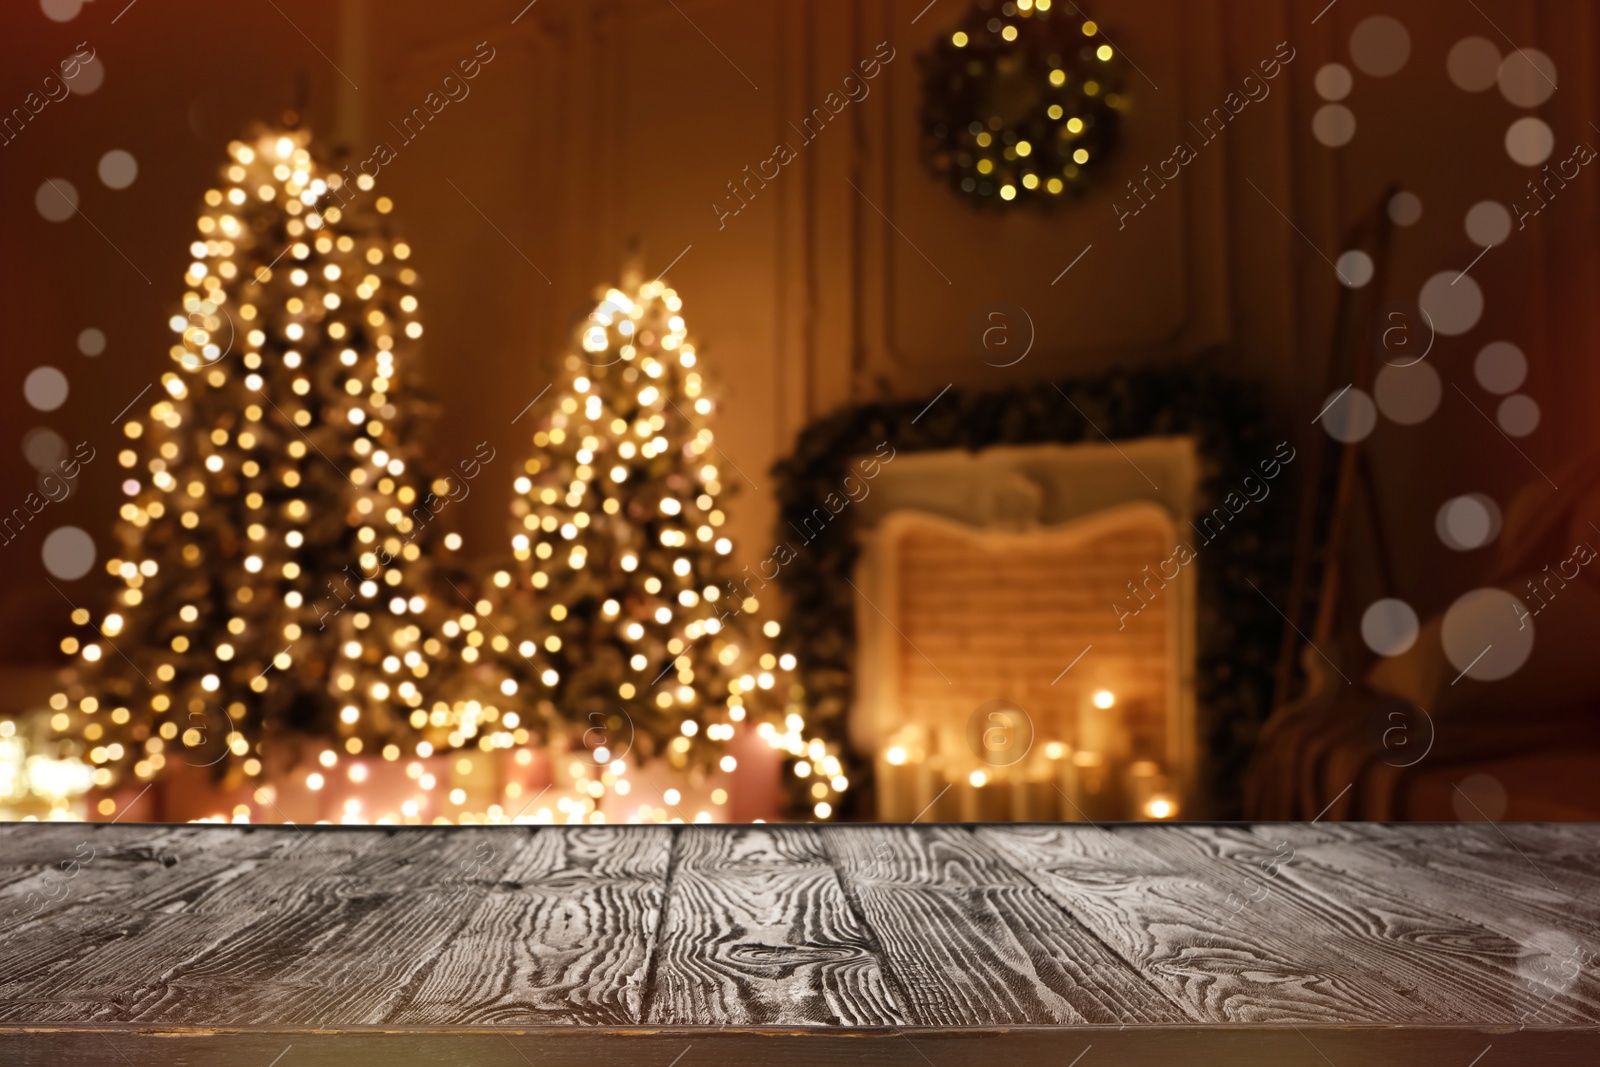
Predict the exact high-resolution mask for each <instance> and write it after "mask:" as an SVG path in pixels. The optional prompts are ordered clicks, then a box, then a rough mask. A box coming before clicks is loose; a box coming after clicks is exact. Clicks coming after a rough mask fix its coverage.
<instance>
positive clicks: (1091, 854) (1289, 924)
mask: <svg viewBox="0 0 1600 1067" xmlns="http://www.w3.org/2000/svg"><path fill="white" fill-rule="evenodd" d="M978 833H979V836H980V837H982V838H983V839H985V840H986V841H989V842H991V843H992V844H993V845H994V846H995V848H996V849H997V850H999V851H1001V852H1002V853H1003V854H1005V855H1007V856H1008V857H1010V858H1012V859H1013V861H1014V862H1015V863H1016V864H1017V866H1018V867H1019V869H1022V870H1024V871H1025V872H1027V874H1028V875H1029V876H1030V877H1031V878H1032V879H1033V880H1034V881H1036V882H1037V883H1038V884H1039V885H1040V886H1042V887H1044V888H1046V889H1047V890H1048V891H1049V892H1050V893H1051V894H1052V895H1053V896H1055V897H1056V899H1058V900H1059V901H1060V902H1061V903H1062V905H1063V906H1064V907H1067V908H1068V909H1070V910H1071V911H1072V912H1073V914H1075V915H1077V916H1078V917H1079V918H1081V919H1082V920H1083V921H1084V923H1085V924H1086V925H1088V926H1089V927H1090V928H1092V929H1093V930H1095V931H1096V932H1097V933H1098V934H1099V935H1100V936H1101V937H1102V938H1104V939H1105V940H1106V942H1107V943H1109V944H1111V945H1113V946H1114V947H1115V948H1116V949H1117V950H1118V952H1119V953H1121V954H1122V955H1123V956H1124V958H1126V959H1128V960H1131V961H1134V962H1136V963H1137V964H1138V965H1139V966H1140V967H1141V969H1142V970H1143V971H1144V972H1145V973H1148V974H1151V975H1153V976H1155V978H1156V980H1157V981H1158V982H1159V983H1160V984H1161V985H1162V986H1163V988H1165V989H1166V990H1167V991H1168V992H1169V993H1170V994H1171V995H1172V996H1174V997H1178V998H1181V999H1182V1001H1183V1003H1185V1004H1186V1005H1188V1006H1189V1007H1190V1009H1191V1011H1193V1012H1194V1013H1195V1014H1196V1015H1197V1016H1198V1017H1199V1018H1202V1019H1205V1020H1206V1021H1210V1022H1218V1023H1223V1022H1264V1021H1283V1020H1288V1021H1292V1022H1297V1023H1298V1022H1323V1023H1332V1022H1335V1021H1338V1020H1345V1021H1357V1020H1359V1021H1361V1022H1367V1023H1388V1024H1395V1025H1403V1024H1422V1025H1437V1024H1441V1023H1450V1022H1470V1023H1473V1024H1486V1025H1496V1024H1497V1025H1516V1024H1517V1021H1518V1018H1519V1015H1520V1014H1521V1013H1524V1012H1526V1011H1528V1010H1531V1009H1534V1008H1536V1007H1537V1003H1536V998H1534V997H1533V995H1532V994H1530V993H1529V991H1528V990H1526V989H1523V988H1521V987H1520V986H1519V985H1518V983H1517V982H1516V980H1515V975H1514V974H1512V973H1510V972H1509V971H1508V969H1507V968H1506V967H1505V965H1504V963H1503V960H1502V959H1500V958H1499V957H1503V955H1504V949H1505V944H1504V939H1502V938H1499V937H1497V936H1496V935H1495V934H1493V933H1492V932H1490V931H1489V930H1486V929H1484V928H1483V927H1481V926H1478V925H1475V924H1473V923H1470V922H1466V921H1463V920H1461V919H1458V918H1455V917H1453V916H1450V915H1448V914H1442V913H1440V912H1439V911H1437V910H1436V909H1430V907H1429V905H1428V903H1426V902H1422V901H1414V900H1408V899H1406V895H1405V894H1404V893H1403V892H1402V893H1398V894H1395V893H1389V892H1385V891H1381V890H1380V889H1379V888H1378V887H1372V886H1368V885H1364V884H1362V883H1361V882H1360V881H1359V880H1357V879H1352V878H1350V877H1348V876H1347V875H1345V874H1344V873H1343V872H1339V871H1335V870H1330V869H1328V868H1323V867H1312V865H1311V864H1310V863H1309V861H1306V860H1303V859H1301V858H1300V857H1299V852H1298V850H1299V849H1300V848H1302V847H1305V846H1307V845H1308V844H1311V843H1314V842H1316V841H1317V840H1319V839H1326V838H1325V837H1322V836H1321V835H1323V834H1324V832H1323V831H1322V830H1321V829H1320V828H1316V827H1303V826H1293V825H1289V826H1272V827H1263V828H1261V831H1260V833H1259V834H1258V835H1252V834H1251V833H1250V830H1249V829H1248V828H1239V829H1235V828H1227V827H1205V826H1194V827H1177V826H1170V827H1169V826H1137V825H1117V826H1112V827H1109V828H1100V829H1096V828H1089V832H1085V830H1084V829H1083V828H1075V829H1060V828H1050V827H1015V828H1013V827H985V828H983V829H981V830H980V831H978Z"/></svg>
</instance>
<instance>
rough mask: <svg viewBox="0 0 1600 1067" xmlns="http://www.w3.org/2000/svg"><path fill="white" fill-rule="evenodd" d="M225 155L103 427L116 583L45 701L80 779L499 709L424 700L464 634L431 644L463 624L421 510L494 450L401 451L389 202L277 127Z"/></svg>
mask: <svg viewBox="0 0 1600 1067" xmlns="http://www.w3.org/2000/svg"><path fill="white" fill-rule="evenodd" d="M229 154H230V157H231V158H230V160H229V162H228V164H227V165H226V166H225V168H224V170H223V180H222V181H221V182H220V183H219V184H218V185H217V186H216V187H215V188H212V189H210V190H208V191H207V192H206V193H205V207H204V210H203V212H202V213H201V215H200V217H199V221H198V231H197V233H196V234H195V235H194V237H193V241H192V243H191V244H190V246H189V251H190V254H191V256H192V259H193V261H192V262H191V263H190V265H189V268H188V270H187V272H186V274H185V276H184V281H185V283H186V285H187V287H188V289H187V291H186V292H185V293H184V295H183V300H182V303H181V310H179V311H177V312H176V313H174V314H173V316H172V319H171V328H172V330H173V332H174V333H175V334H176V335H177V336H176V338H175V340H174V343H173V345H172V347H171V349H170V356H171V366H170V367H169V368H168V369H167V370H166V372H165V373H163V374H161V376H160V380H159V382H158V383H157V384H156V385H155V387H154V388H152V389H151V390H150V391H149V392H148V393H146V394H144V395H142V396H141V397H140V398H138V399H136V400H135V402H134V403H133V404H131V405H130V414H129V417H128V418H127V420H126V422H124V423H123V425H122V433H123V435H124V438H125V440H124V441H123V443H122V445H121V447H120V451H119V453H118V457H117V462H118V463H119V464H120V465H121V468H122V475H121V477H122V491H123V493H124V494H125V496H126V500H125V502H124V503H123V504H122V505H121V512H120V521H119V522H118V523H117V526H116V540H117V543H118V550H117V551H116V552H115V555H114V557H113V558H111V559H109V560H108V562H107V570H108V571H109V572H110V573H111V574H112V575H113V576H114V577H116V578H119V579H120V580H121V585H122V588H121V590H120V592H118V593H117V594H116V596H115V598H114V603H113V604H112V605H111V607H110V609H109V610H105V611H103V612H100V613H97V614H92V613H91V612H90V611H89V610H88V609H86V608H78V609H77V610H75V611H74V612H73V622H74V623H76V624H77V625H78V627H79V634H78V635H77V636H70V637H68V638H66V639H65V640H64V641H63V642H62V647H63V649H64V651H66V652H67V653H69V654H75V655H76V663H75V666H74V668H73V669H71V670H70V671H69V672H68V679H67V684H66V685H65V687H64V690H63V691H62V692H60V693H58V694H57V695H56V696H55V697H54V698H53V700H52V705H53V707H54V708H55V709H56V711H57V714H56V715H55V718H54V723H53V725H54V726H55V727H56V728H57V729H58V730H59V731H60V732H61V733H63V734H64V735H66V736H68V737H71V738H74V739H78V740H79V741H80V742H81V745H82V748H83V754H84V756H85V757H86V758H87V759H88V760H89V762H90V763H91V765H92V766H93V767H94V768H95V771H94V777H95V782H96V784H97V785H100V786H102V787H109V786H112V785H114V784H116V783H118V782H120V781H122V780H123V779H124V777H125V776H126V775H129V774H131V775H132V776H134V777H135V778H136V779H150V778H152V777H154V776H157V775H159V774H160V773H161V772H162V769H163V766H164V765H166V764H167V763H168V761H170V760H174V759H182V760H183V761H184V762H186V763H189V764H191V765H194V766H211V767H214V768H215V771H216V773H217V774H218V775H219V776H222V777H233V778H234V779H235V780H237V779H238V778H239V776H241V775H242V776H247V777H258V776H260V775H262V773H263V767H264V762H263V761H264V758H265V755H266V752H265V750H266V749H267V747H268V746H270V745H273V744H279V745H282V746H289V745H291V744H297V745H299V746H300V749H301V752H302V753H303V755H304V756H306V757H316V758H317V759H318V761H319V762H318V763H317V764H315V765H314V766H318V767H332V766H334V765H335V764H336V763H338V762H339V761H340V760H342V759H349V758H350V757H352V756H358V755H365V756H366V757H368V758H374V757H377V758H384V759H389V760H395V759H399V758H400V757H401V756H402V754H403V755H406V756H412V755H415V754H421V755H427V754H429V753H430V752H432V751H433V750H434V749H435V748H436V747H444V746H454V745H460V744H466V743H470V742H471V741H472V740H474V739H475V738H477V737H478V736H479V735H480V731H484V730H491V729H498V726H497V724H496V723H494V722H483V721H478V720H479V718H480V717H482V716H483V715H484V713H485V711H484V709H483V708H482V707H481V706H479V705H471V706H465V705H447V706H443V707H437V706H436V708H435V710H434V712H433V713H432V714H431V715H430V714H429V713H428V712H427V711H425V710H424V707H425V702H426V700H427V698H426V696H425V692H426V691H427V690H428V687H429V683H430V681H431V679H430V674H431V673H432V671H433V666H434V665H435V664H436V663H437V662H439V661H440V660H441V659H446V658H448V659H449V660H451V661H452V662H459V660H460V659H461V658H462V651H468V650H465V649H464V650H462V651H458V650H456V649H455V648H447V647H446V645H447V643H450V642H453V641H454V640H455V639H456V638H461V637H463V635H464V634H466V632H467V631H465V630H464V629H463V627H462V625H461V624H460V623H459V622H458V621H456V620H453V619H450V618H449V616H450V615H459V614H461V613H460V612H459V610H456V611H452V610H451V606H447V605H445V604H442V603H439V602H438V601H437V600H436V599H434V597H435V593H436V591H435V589H434V588H433V586H432V581H431V580H430V576H429V573H428V572H429V568H430V564H431V562H432V561H431V559H430V557H431V556H432V555H434V554H436V552H437V549H436V548H434V547H432V546H433V545H435V544H436V543H437V542H436V540H435V536H434V535H435V534H436V533H437V527H436V526H434V525H433V519H434V516H435V515H436V514H437V513H438V512H440V511H441V510H443V509H444V508H445V507H446V506H447V505H448V502H449V501H450V500H451V499H452V498H453V497H456V496H457V495H458V494H459V492H460V489H459V486H460V485H461V483H462V482H463V481H464V480H466V479H470V478H471V477H472V476H474V475H475V474H476V473H477V471H478V469H479V468H480V467H481V464H482V463H483V462H485V461H487V460H488V459H492V453H490V454H489V455H488V456H485V455H483V454H481V453H480V454H479V455H476V456H472V457H464V459H463V461H462V462H461V464H460V465H459V469H453V470H451V471H450V472H449V473H450V476H449V477H447V478H439V479H430V478H428V477H426V476H425V475H423V474H422V473H421V471H420V469H419V465H418V463H417V462H416V459H417V457H416V454H415V450H416V445H417V438H418V421H419V417H420V415H421V414H422V412H421V406H420V404H419V402H418V400H417V399H416V397H415V395H414V394H412V393H411V392H410V391H409V389H408V381H409V377H410V374H411V369H410V367H409V363H410V353H411V349H412V348H413V347H414V345H415V344H416V339H417V338H418V337H419V336H420V335H421V334H422V325H421V323H420V322H419V321H418V317H417V315H418V306H417V298H416V296H415V295H414V293H413V292H412V289H413V287H414V285H415V283H416V274H415V271H413V270H412V269H411V268H410V267H409V266H407V264H406V260H407V259H408V258H409V256H410V249H409V248H408V247H407V246H406V245H405V243H404V242H403V241H398V240H395V239H393V238H392V237H391V236H390V234H389V233H388V230H387V228H386V226H385V219H384V217H383V216H385V215H386V214H387V213H388V212H389V211H390V210H391V207H392V205H391V203H390V201H389V200H388V198H386V197H383V196H379V195H377V194H376V193H374V192H373V191H372V186H373V181H372V179H371V178H370V177H367V176H365V175H362V176H360V177H359V178H357V179H355V180H354V181H347V180H346V179H345V177H344V176H342V175H340V174H338V173H335V172H332V171H329V170H327V169H325V168H324V167H323V166H321V165H320V164H319V162H318V161H317V159H316V158H314V157H313V155H312V154H311V152H310V150H309V149H308V140H307V137H306V135H305V134H303V133H300V132H272V133H266V134H263V135H261V136H259V137H257V138H255V139H254V140H252V141H251V142H250V143H242V142H235V143H233V144H232V145H231V146H230V149H229ZM448 592H449V590H448V587H446V593H447V594H448ZM470 612H471V609H470V607H468V609H467V614H468V615H469V616H470ZM469 625H470V624H469ZM468 657H469V658H470V651H469V652H468ZM274 755H277V754H274ZM280 762H281V761H280ZM353 777H354V776H353ZM317 781H320V778H319V779H317ZM268 814H269V817H270V813H268Z"/></svg>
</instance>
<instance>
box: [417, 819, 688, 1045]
mask: <svg viewBox="0 0 1600 1067" xmlns="http://www.w3.org/2000/svg"><path fill="white" fill-rule="evenodd" d="M491 841H493V843H494V847H495V848H496V850H497V856H498V854H499V853H501V852H503V853H505V860H506V863H505V866H504V867H503V868H501V869H499V873H498V876H497V878H493V879H490V880H489V881H488V882H487V883H486V886H485V894H484V896H483V898H482V899H481V901H480V902H479V903H478V905H477V909H476V911H475V912H473V914H472V915H471V917H470V918H469V919H468V920H467V922H466V923H465V924H464V925H463V926H462V927H461V928H460V929H458V930H457V931H456V934H455V937H454V939H453V940H452V941H451V942H450V944H449V945H448V947H446V948H445V949H444V950H443V951H442V952H440V953H439V955H438V958H437V961H436V963H435V964H434V965H433V966H431V967H429V968H428V970H427V971H426V972H425V973H423V974H421V975H419V978H418V980H417V981H416V982H414V983H413V985H412V987H410V988H408V989H407V990H406V991H405V992H404V993H403V994H402V996H401V998H400V1000H399V1002H398V1003H397V1004H396V1005H395V1007H394V1009H393V1010H391V1011H390V1012H389V1014H388V1015H387V1017H386V1018H385V1022H387V1023H389V1024H392V1025H400V1026H420V1025H469V1026H476V1025H484V1024H488V1025H493V1026H498V1025H503V1024H516V1025H530V1024H534V1025H537V1024H544V1025H570V1026H603V1025H618V1026H620V1025H624V1024H628V1023H634V1022H637V1021H639V1019H640V1018H641V1017H642V1014H643V1013H642V1003H643V1000H644V995H645V977H646V974H647V971H648V968H649V961H650V957H651V952H652V947H653V945H654V944H655V942H656V940H657V932H656V927H657V924H658V922H659V921H660V916H661V907H662V902H663V895H664V890H665V886H666V875H667V863H668V858H669V851H670V849H671V845H672V831H671V830H669V829H667V828H666V827H661V826H653V827H638V828H636V829H631V830H615V829H605V828H598V827H587V828H583V827H575V828H573V829H570V830H566V829H563V830H558V831H555V832H551V833H546V832H543V831H534V832H532V833H531V834H530V833H529V832H528V831H526V830H523V829H517V830H516V831H515V832H514V833H502V834H496V835H494V836H493V837H491ZM485 873H488V872H487V870H486V871H485ZM488 961H493V965H492V966H486V965H485V964H486V962H488Z"/></svg>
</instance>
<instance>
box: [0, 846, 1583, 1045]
mask: <svg viewBox="0 0 1600 1067" xmlns="http://www.w3.org/2000/svg"><path fill="white" fill-rule="evenodd" d="M1596 846H1600V827H1595V826H1542V825H1539V826H1535V825H1506V826H1493V825H1461V826H1457V825H1452V826H1437V827H1434V826H1366V825H1356V824H1348V825H1338V824H1335V825H1317V826H1307V825H1303V824H1281V825H1273V824H1257V825H1235V826H1160V825H1117V826H1111V827H1105V828H1100V827H1094V826H1088V825H1083V824H1078V825H1021V826H975V827H961V826H915V827H908V826H828V827H805V826H782V827H780V826H724V827H713V826H692V827H537V828H535V827H527V826H506V827H472V828H438V827H426V828H423V827H418V828H405V829H398V828H375V827H374V828H355V827H351V828H345V827H315V828H312V827H235V826H120V825H119V826H104V825H101V826H82V825H76V826H68V825H37V824H34V825H20V826H17V825H13V826H5V827H0V1063H5V1064H12V1063H16V1064H22V1065H26V1067H31V1065H35V1064H46V1063H49V1064H55V1063H61V1062H74V1063H83V1064H91V1065H92V1064H102V1063H104V1064H123V1065H128V1064H135V1065H137V1064H142V1063H144V1062H152V1063H155V1062H160V1063H178V1064H197V1065H198V1064H224V1063H227V1064H237V1063H244V1062H256V1061H257V1060H259V1061H260V1062H261V1063H263V1064H266V1063H271V1062H272V1061H273V1059H274V1057H276V1056H277V1055H278V1054H279V1053H281V1052H284V1051H285V1049H292V1052H293V1058H294V1062H295V1063H301V1064H334V1063H336V1062H337V1063H340V1064H341V1065H342V1064H344V1063H348V1062H352V1057H353V1058H354V1060H356V1061H368V1060H370V1061H371V1062H403V1063H409V1062H417V1063H421V1062H453V1063H461V1064H511V1065H523V1067H526V1064H528V1063H534V1064H537V1065H538V1067H551V1065H555V1064H565V1063H572V1064H580V1063H583V1064H622V1063H642V1064H645V1065H646V1067H650V1065H657V1067H668V1065H670V1064H672V1063H673V1062H675V1061H677V1060H678V1059H679V1057H680V1056H681V1057H684V1059H683V1064H684V1067H700V1065H703V1064H713V1063H747V1062H753V1061H760V1062H764V1063H771V1064H788V1063H797V1064H798V1063H807V1064H824V1065H828V1064H841V1065H842V1064H846V1063H850V1064H858V1063H867V1062H871V1063H884V1064H919V1065H926V1064H928V1063H930V1062H931V1063H932V1064H934V1067H960V1065H963V1064H973V1065H977V1064H983V1065H984V1067H992V1065H993V1063H994V1062H995V1059H996V1057H1006V1058H1011V1059H1015V1060H1017V1061H1018V1062H1020V1063H1051V1064H1054V1065H1056V1067H1062V1065H1064V1064H1067V1063H1070V1062H1072V1060H1073V1057H1075V1056H1077V1055H1079V1054H1080V1053H1085V1055H1089V1053H1087V1052H1085V1050H1092V1062H1091V1060H1089V1059H1086V1060H1085V1061H1084V1067H1096V1065H1099V1067H1115V1065H1119V1064H1127V1065H1133V1064H1150V1063H1161V1062H1168V1061H1171V1062H1184V1063H1198V1064H1219V1065H1220V1064H1229V1065H1230V1067H1231V1065H1233V1064H1237V1063H1250V1062H1272V1063H1275V1064H1288V1065H1294V1067H1298V1065H1301V1064H1304V1065H1307V1067H1326V1064H1327V1063H1329V1062H1332V1063H1334V1064H1337V1065H1338V1067H1345V1064H1346V1063H1367V1064H1376V1065H1388V1064H1394V1065H1397V1067H1398V1065H1401V1064H1405V1065H1407V1067H1410V1065H1413V1064H1416V1063H1420V1062H1439V1063H1443V1064H1457V1067H1467V1065H1468V1064H1470V1063H1471V1062H1472V1061H1473V1059H1474V1057H1476V1056H1478V1055H1479V1054H1480V1053H1482V1052H1483V1051H1484V1050H1485V1049H1486V1048H1489V1047H1490V1046H1492V1047H1493V1054H1494V1057H1495V1060H1494V1062H1514V1061H1520V1062H1539V1063H1540V1064H1541V1065H1548V1064H1557V1065H1564V1064H1569V1063H1570V1064H1592V1063H1595V1062H1600V984H1597V980H1596V975H1597V969H1600V858H1597V857H1600V848H1597V847H1596ZM1500 1057H1506V1058H1505V1059H1504V1060H1503V1061H1502V1060H1501V1059H1500ZM288 1062H289V1061H288V1060H287V1059H286V1060H285V1067H287V1064H288ZM1484 1067H1492V1063H1491V1061H1489V1060H1485V1061H1484Z"/></svg>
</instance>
